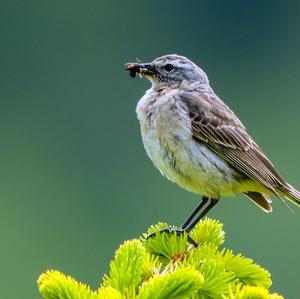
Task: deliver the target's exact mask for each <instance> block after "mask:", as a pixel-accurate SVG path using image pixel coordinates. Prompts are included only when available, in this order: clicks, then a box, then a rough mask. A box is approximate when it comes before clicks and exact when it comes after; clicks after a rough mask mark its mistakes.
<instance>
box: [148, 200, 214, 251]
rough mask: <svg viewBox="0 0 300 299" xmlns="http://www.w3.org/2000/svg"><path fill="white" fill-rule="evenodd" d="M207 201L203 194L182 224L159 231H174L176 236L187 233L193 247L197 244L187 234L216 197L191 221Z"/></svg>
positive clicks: (153, 235)
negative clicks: (175, 227)
mask: <svg viewBox="0 0 300 299" xmlns="http://www.w3.org/2000/svg"><path fill="white" fill-rule="evenodd" d="M207 202H208V197H205V196H203V197H202V201H201V203H200V204H199V205H198V206H197V207H196V209H195V210H194V211H193V212H192V214H191V215H190V216H189V217H188V218H187V220H186V221H185V222H184V223H183V225H182V226H181V227H180V228H179V229H170V228H168V227H167V228H164V229H162V230H161V231H160V233H176V234H177V235H178V236H179V235H181V234H183V233H187V235H188V238H187V240H188V242H189V243H191V244H192V245H194V246H195V247H197V246H198V243H197V242H196V241H195V240H193V239H192V238H191V236H190V235H189V232H190V231H191V230H192V229H193V228H194V227H195V225H196V224H197V223H198V222H199V221H200V219H202V218H203V217H204V216H205V215H206V214H207V213H208V211H209V210H210V209H211V208H212V207H213V206H214V205H215V204H216V203H217V202H218V200H217V199H212V198H211V200H210V203H209V204H208V206H207V207H206V208H205V209H204V210H203V211H202V212H201V213H200V215H198V217H196V219H195V220H194V221H193V222H192V223H191V221H192V220H193V219H194V218H195V216H196V215H197V214H198V213H199V212H200V211H201V209H202V208H203V207H204V206H205V204H206V203H207ZM155 235H156V233H153V234H151V235H150V236H148V238H147V239H149V238H153V237H155Z"/></svg>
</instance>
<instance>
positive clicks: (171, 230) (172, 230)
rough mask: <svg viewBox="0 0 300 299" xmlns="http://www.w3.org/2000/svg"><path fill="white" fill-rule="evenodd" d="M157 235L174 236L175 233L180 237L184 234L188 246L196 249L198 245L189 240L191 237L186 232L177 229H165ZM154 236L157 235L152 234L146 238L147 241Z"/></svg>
mask: <svg viewBox="0 0 300 299" xmlns="http://www.w3.org/2000/svg"><path fill="white" fill-rule="evenodd" d="M159 233H168V234H174V233H176V235H177V236H180V235H183V234H184V233H186V234H187V241H188V242H189V243H190V244H192V245H193V246H194V247H195V248H197V247H198V245H199V244H198V243H197V242H196V241H195V240H193V239H192V238H191V236H190V235H189V233H188V232H186V231H185V230H183V229H181V228H179V229H172V228H169V227H166V228H164V229H162V230H160V231H159ZM156 234H157V232H155V233H152V234H151V235H149V236H148V237H147V240H148V239H151V238H155V236H156Z"/></svg>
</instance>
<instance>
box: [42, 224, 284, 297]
mask: <svg viewBox="0 0 300 299" xmlns="http://www.w3.org/2000/svg"><path fill="white" fill-rule="evenodd" d="M166 227H167V224H165V223H159V224H157V225H154V226H151V227H150V228H149V230H148V232H147V233H146V234H144V235H143V237H141V238H140V239H134V240H130V241H126V242H125V243H123V244H122V245H121V246H120V247H119V249H118V250H117V251H116V253H115V256H114V259H113V260H112V261H111V263H110V271H109V274H108V275H105V276H104V277H103V282H102V284H101V285H100V287H99V289H98V290H95V291H92V290H91V289H90V287H89V286H87V285H85V284H82V283H79V282H77V281H76V280H75V279H73V278H71V277H69V276H66V275H64V274H62V273H60V272H58V271H54V270H49V271H47V272H45V273H43V274H42V275H41V276H40V278H39V280H38V287H39V291H40V293H41V294H42V296H43V297H44V298H45V299H131V298H132V299H181V298H182V299H185V298H186V299H188V298H191V299H209V298H211V299H283V297H282V296H279V295H277V294H271V293H270V292H269V288H270V286H271V283H272V282H271V278H270V273H269V272H268V271H267V270H265V269H263V268H261V267H260V266H259V265H257V264H255V263H254V262H253V261H252V260H251V259H249V258H245V257H243V256H242V255H241V254H234V253H233V252H232V251H231V250H229V249H225V248H223V249H220V246H221V245H222V244H223V243H224V237H225V233H224V231H223V230H222V224H220V223H219V222H218V221H217V220H211V219H205V220H203V221H200V222H199V223H198V224H197V225H196V227H195V228H194V229H193V230H192V231H191V233H190V235H191V237H192V238H193V239H194V240H195V241H197V242H198V243H199V246H198V247H197V248H195V247H194V246H192V245H190V244H189V242H188V241H187V240H188V236H187V235H186V234H185V233H184V234H181V235H177V234H176V233H168V232H165V233H160V232H159V231H160V230H161V229H163V228H166ZM173 228H174V227H173ZM170 229H172V228H170ZM153 233H156V234H155V235H154V236H152V237H151V238H149V239H147V237H148V236H149V235H151V234H153Z"/></svg>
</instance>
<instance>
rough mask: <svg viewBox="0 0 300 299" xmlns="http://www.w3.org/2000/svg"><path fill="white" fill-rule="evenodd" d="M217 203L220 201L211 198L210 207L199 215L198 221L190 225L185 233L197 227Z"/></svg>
mask: <svg viewBox="0 0 300 299" xmlns="http://www.w3.org/2000/svg"><path fill="white" fill-rule="evenodd" d="M217 202H218V199H214V198H211V199H210V203H209V204H208V206H207V207H206V208H205V209H204V210H203V211H202V212H201V213H200V215H198V217H196V219H195V220H194V221H193V222H192V223H190V224H189V225H188V226H187V227H185V229H184V231H186V232H187V233H189V232H190V231H191V230H192V229H193V228H194V227H195V225H196V224H197V223H198V222H199V221H200V220H201V219H202V218H203V217H204V216H205V215H206V214H207V213H208V212H209V210H210V209H211V208H212V207H213V206H214V205H216V204H217ZM201 204H202V202H201ZM193 214H194V213H193ZM188 220H189V219H188Z"/></svg>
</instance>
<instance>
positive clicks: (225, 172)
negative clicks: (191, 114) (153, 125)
mask: <svg viewBox="0 0 300 299" xmlns="http://www.w3.org/2000/svg"><path fill="white" fill-rule="evenodd" d="M166 130H168V129H167V128H166ZM176 133H177V134H175V135H172V133H171V134H168V133H166V134H165V135H166V136H165V138H163V140H159V139H157V132H156V131H155V130H154V129H150V130H149V131H147V132H146V131H144V132H143V130H142V137H143V142H144V147H145V149H146V151H147V154H148V156H149V157H150V159H151V160H152V161H153V163H154V165H155V166H156V167H157V168H158V169H159V170H160V172H161V173H162V175H164V176H165V177H167V178H168V179H169V180H171V181H172V182H175V183H177V184H178V185H179V186H181V187H183V188H185V189H186V190H188V191H191V192H194V193H196V194H199V195H202V196H207V197H210V198H216V199H218V198H219V197H221V196H231V195H234V194H235V193H236V192H238V189H239V185H240V182H239V181H238V180H237V179H236V177H237V173H235V171H234V170H233V169H232V168H230V167H229V166H228V164H227V163H226V162H225V161H224V160H222V159H221V158H220V157H219V156H217V155H216V154H215V153H214V152H212V151H211V150H210V149H209V148H207V147H206V146H205V145H202V144H201V143H199V142H198V141H195V140H194V139H193V138H192V136H190V137H188V136H187V135H186V132H182V134H181V133H180V129H179V131H178V132H176Z"/></svg>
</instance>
